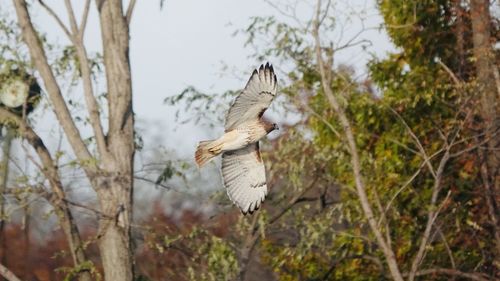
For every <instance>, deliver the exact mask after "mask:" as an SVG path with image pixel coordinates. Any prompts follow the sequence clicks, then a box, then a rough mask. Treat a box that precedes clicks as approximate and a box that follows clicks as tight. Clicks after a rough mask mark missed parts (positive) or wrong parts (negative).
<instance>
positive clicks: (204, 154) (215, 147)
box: [194, 140, 222, 168]
mask: <svg viewBox="0 0 500 281" xmlns="http://www.w3.org/2000/svg"><path fill="white" fill-rule="evenodd" d="M221 148H222V143H220V142H219V141H218V140H209V141H200V143H198V147H197V148H196V153H195V154H194V159H195V161H196V164H198V167H200V168H201V167H203V165H205V164H206V163H208V162H210V160H212V159H213V158H214V157H215V156H217V155H219V154H220V153H221V152H222V150H221Z"/></svg>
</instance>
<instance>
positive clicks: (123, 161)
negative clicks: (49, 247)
mask: <svg viewBox="0 0 500 281" xmlns="http://www.w3.org/2000/svg"><path fill="white" fill-rule="evenodd" d="M96 3H97V7H98V10H99V14H100V20H101V32H102V44H103V50H104V66H105V69H106V81H107V90H108V108H109V124H108V127H109V132H108V136H107V144H108V152H109V154H108V155H104V157H103V158H102V164H103V165H102V166H103V168H104V170H105V175H104V176H103V177H101V178H100V179H101V180H99V181H97V182H95V183H94V186H95V187H96V189H97V192H98V195H99V202H100V204H101V210H102V211H103V212H104V213H105V214H107V215H109V217H111V218H113V219H109V218H102V219H101V221H100V236H101V237H100V239H99V248H100V252H101V257H102V262H103V267H104V276H105V279H106V280H109V281H112V280H123V281H131V280H132V279H133V272H134V270H133V264H134V262H133V253H132V247H131V239H130V224H131V221H132V195H133V177H132V175H133V161H134V148H135V144H134V119H133V118H134V117H133V110H132V81H131V73H130V62H129V39H130V38H129V29H128V23H127V19H126V16H125V15H124V13H123V8H122V2H121V1H119V0H105V1H102V0H100V1H99V0H98V1H96Z"/></svg>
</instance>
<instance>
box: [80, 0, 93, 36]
mask: <svg viewBox="0 0 500 281" xmlns="http://www.w3.org/2000/svg"><path fill="white" fill-rule="evenodd" d="M89 10H90V0H85V7H84V8H83V14H82V21H81V22H80V29H79V34H78V36H79V37H80V38H81V40H82V41H83V35H84V34H85V28H86V27H87V20H88V18H89Z"/></svg>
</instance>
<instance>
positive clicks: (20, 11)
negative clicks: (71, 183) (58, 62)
mask: <svg viewBox="0 0 500 281" xmlns="http://www.w3.org/2000/svg"><path fill="white" fill-rule="evenodd" d="M13 1H14V5H15V8H16V13H17V18H18V23H19V25H20V27H21V30H22V35H23V39H24V41H25V43H26V45H27V46H28V48H29V50H30V55H31V59H32V60H33V62H34V64H35V67H36V68H37V69H38V71H39V72H40V75H41V76H42V78H43V81H44V84H45V88H46V90H47V94H48V96H49V99H50V101H51V102H52V104H53V105H54V106H53V110H54V113H55V114H56V117H57V119H58V121H59V123H60V124H61V126H62V127H63V129H64V132H65V133H66V136H67V137H68V141H69V143H70V144H71V147H72V148H73V151H74V152H75V155H76V156H77V158H78V160H79V162H80V163H81V164H82V167H83V169H84V170H85V171H86V172H87V173H88V174H93V172H94V168H93V167H91V165H89V164H90V163H92V162H93V161H92V159H93V157H92V155H91V154H90V152H89V150H88V148H87V146H86V145H85V143H84V142H83V139H82V137H81V136H80V132H79V130H78V128H77V127H76V124H75V122H74V121H73V118H72V117H71V113H70V112H69V109H68V106H67V105H66V102H65V101H64V98H63V96H62V93H61V89H60V88H59V85H58V84H57V80H56V78H55V76H54V73H53V72H52V69H51V68H50V65H49V63H48V61H47V56H46V54H45V51H44V49H43V46H42V43H41V42H40V40H39V38H38V34H37V32H36V31H35V28H34V27H33V24H32V22H31V18H30V15H29V13H28V8H27V5H26V1H25V0H13Z"/></svg>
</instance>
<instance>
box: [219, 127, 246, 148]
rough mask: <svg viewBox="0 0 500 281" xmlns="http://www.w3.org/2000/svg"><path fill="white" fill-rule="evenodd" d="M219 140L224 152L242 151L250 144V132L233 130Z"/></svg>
mask: <svg viewBox="0 0 500 281" xmlns="http://www.w3.org/2000/svg"><path fill="white" fill-rule="evenodd" d="M219 140H220V141H221V142H222V151H230V150H236V149H240V148H243V147H245V146H247V144H248V143H249V141H250V132H249V131H248V130H233V131H230V132H227V133H225V134H224V135H223V136H222V137H221V138H220V139H219Z"/></svg>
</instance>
